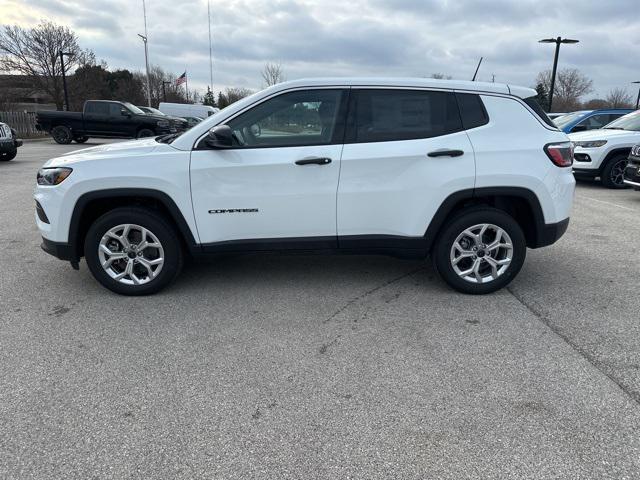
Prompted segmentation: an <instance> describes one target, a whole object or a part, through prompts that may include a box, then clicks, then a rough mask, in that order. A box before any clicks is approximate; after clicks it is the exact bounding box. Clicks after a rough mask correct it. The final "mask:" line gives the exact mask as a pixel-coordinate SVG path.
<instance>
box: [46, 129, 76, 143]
mask: <svg viewBox="0 0 640 480" xmlns="http://www.w3.org/2000/svg"><path fill="white" fill-rule="evenodd" d="M51 136H52V137H53V139H54V140H55V141H56V143H59V144H60V145H69V144H70V143H71V141H72V140H73V135H72V134H71V129H70V128H69V127H65V126H64V125H58V126H57V127H53V128H52V129H51Z"/></svg>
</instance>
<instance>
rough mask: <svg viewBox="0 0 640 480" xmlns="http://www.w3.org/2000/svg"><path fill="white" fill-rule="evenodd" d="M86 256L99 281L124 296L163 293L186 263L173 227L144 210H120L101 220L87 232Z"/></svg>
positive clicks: (111, 212)
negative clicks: (161, 291)
mask: <svg viewBox="0 0 640 480" xmlns="http://www.w3.org/2000/svg"><path fill="white" fill-rule="evenodd" d="M84 255H85V259H86V261H87V265H88V266H89V270H90V271H91V273H92V274H93V276H94V277H95V278H96V280H98V281H99V282H100V283H101V284H102V285H103V286H105V287H107V288H108V289H109V290H112V291H114V292H116V293H119V294H122V295H149V294H152V293H156V292H158V291H160V290H161V289H163V288H164V287H165V286H167V285H168V284H169V283H170V282H171V281H173V280H174V279H175V278H176V276H177V275H178V273H179V272H180V269H181V268H182V261H183V260H182V248H181V245H180V240H179V239H178V236H177V234H176V232H175V230H174V229H173V227H172V226H171V225H170V224H169V223H168V222H167V221H166V220H165V219H164V217H162V216H161V215H159V214H157V213H156V212H154V211H153V210H147V209H143V208H118V209H115V210H112V211H110V212H108V213H106V214H104V215H103V216H101V217H100V218H98V219H97V220H96V221H95V222H94V223H93V225H91V227H90V228H89V231H88V232H87V236H86V238H85V243H84Z"/></svg>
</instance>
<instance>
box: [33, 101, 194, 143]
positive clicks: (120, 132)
mask: <svg viewBox="0 0 640 480" xmlns="http://www.w3.org/2000/svg"><path fill="white" fill-rule="evenodd" d="M36 128H37V129H38V130H41V131H45V132H48V133H50V134H51V136H52V137H53V139H54V140H55V141H56V142H57V143H60V144H65V145H66V144H69V143H71V141H73V140H75V141H76V142H78V143H84V142H86V141H87V140H88V139H89V137H98V138H142V137H153V136H156V135H164V134H167V133H175V132H178V131H181V130H183V129H184V126H183V122H180V121H176V120H171V119H167V117H165V116H160V115H149V114H147V113H145V112H143V111H142V110H140V109H139V108H138V107H136V106H135V105H132V104H130V103H128V102H116V101H112V100H87V101H86V102H85V104H84V109H83V111H82V112H54V111H41V112H38V114H37V123H36Z"/></svg>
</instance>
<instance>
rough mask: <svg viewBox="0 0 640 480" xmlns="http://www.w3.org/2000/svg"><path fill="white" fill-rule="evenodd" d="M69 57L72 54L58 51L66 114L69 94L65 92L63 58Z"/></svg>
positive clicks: (65, 79) (65, 77)
mask: <svg viewBox="0 0 640 480" xmlns="http://www.w3.org/2000/svg"><path fill="white" fill-rule="evenodd" d="M65 55H67V56H71V55H73V53H69V52H63V51H62V50H60V67H61V68H62V88H63V89H64V105H65V109H66V110H67V112H68V111H69V92H68V91H67V75H66V74H65V73H64V56H65Z"/></svg>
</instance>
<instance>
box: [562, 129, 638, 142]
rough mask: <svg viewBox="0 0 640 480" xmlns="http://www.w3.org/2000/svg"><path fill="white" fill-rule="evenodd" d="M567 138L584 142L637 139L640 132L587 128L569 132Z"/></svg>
mask: <svg viewBox="0 0 640 480" xmlns="http://www.w3.org/2000/svg"><path fill="white" fill-rule="evenodd" d="M569 138H570V139H571V140H572V141H574V142H585V141H589V140H610V139H611V140H615V139H619V140H625V139H627V138H629V139H635V140H637V139H639V138H640V132H634V131H631V130H610V129H605V128H601V129H598V130H587V131H586V132H576V133H570V134H569Z"/></svg>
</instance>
